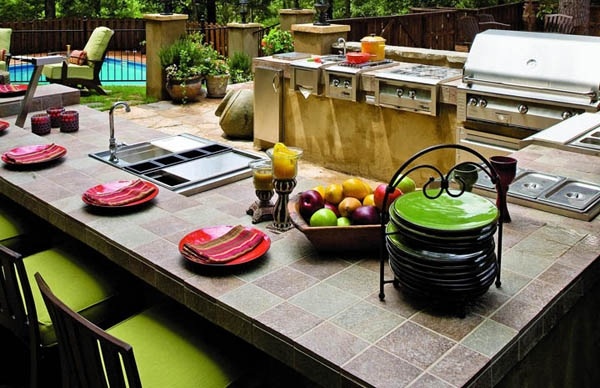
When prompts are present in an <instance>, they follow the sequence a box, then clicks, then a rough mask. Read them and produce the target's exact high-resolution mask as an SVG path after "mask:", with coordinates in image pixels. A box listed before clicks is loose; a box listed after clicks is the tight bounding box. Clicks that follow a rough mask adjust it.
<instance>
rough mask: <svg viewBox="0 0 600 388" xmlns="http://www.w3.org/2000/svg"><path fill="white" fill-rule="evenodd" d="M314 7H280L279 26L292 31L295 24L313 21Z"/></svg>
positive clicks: (283, 29)
mask: <svg viewBox="0 0 600 388" xmlns="http://www.w3.org/2000/svg"><path fill="white" fill-rule="evenodd" d="M315 13H316V11H315V10H314V9H280V10H279V28H281V30H282V31H290V30H291V29H292V25H294V24H304V23H312V22H313V21H314V18H315Z"/></svg>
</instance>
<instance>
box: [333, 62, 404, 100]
mask: <svg viewBox="0 0 600 388" xmlns="http://www.w3.org/2000/svg"><path fill="white" fill-rule="evenodd" d="M394 63H395V62H394V61H392V60H391V59H384V60H382V61H373V62H364V63H349V62H347V61H344V62H339V63H336V64H335V65H333V66H329V67H327V68H324V69H323V71H324V73H325V95H326V96H327V97H329V98H338V99H341V100H348V101H357V100H358V98H359V95H358V89H359V85H358V83H359V80H360V74H361V73H362V72H365V71H371V70H377V69H381V68H385V67H389V66H393V65H394Z"/></svg>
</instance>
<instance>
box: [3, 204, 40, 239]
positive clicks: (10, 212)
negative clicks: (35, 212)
mask: <svg viewBox="0 0 600 388" xmlns="http://www.w3.org/2000/svg"><path fill="white" fill-rule="evenodd" d="M30 225H36V222H35V221H33V220H32V216H31V214H30V213H28V212H26V211H24V210H23V209H21V208H20V207H19V206H18V205H16V204H14V203H12V202H11V201H10V200H9V199H7V198H6V197H4V196H0V242H3V241H4V240H7V239H12V238H15V237H19V236H21V235H24V234H26V233H28V232H29V231H30V230H31V229H33V228H32V227H31V226H30Z"/></svg>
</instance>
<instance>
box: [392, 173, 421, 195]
mask: <svg viewBox="0 0 600 388" xmlns="http://www.w3.org/2000/svg"><path fill="white" fill-rule="evenodd" d="M396 187H397V188H399V189H400V191H402V193H404V194H407V193H412V192H413V191H415V190H416V189H417V186H416V185H415V181H413V180H412V179H411V178H410V177H409V176H405V177H403V178H402V180H401V181H400V183H398V186H396Z"/></svg>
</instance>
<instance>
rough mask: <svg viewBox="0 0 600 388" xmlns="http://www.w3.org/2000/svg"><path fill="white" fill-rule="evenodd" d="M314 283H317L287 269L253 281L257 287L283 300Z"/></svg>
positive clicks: (298, 272)
mask: <svg viewBox="0 0 600 388" xmlns="http://www.w3.org/2000/svg"><path fill="white" fill-rule="evenodd" d="M316 283H318V280H317V279H315V278H313V277H311V276H308V275H305V274H303V273H302V272H300V271H296V270H294V269H290V268H287V267H286V268H281V269H279V270H276V271H274V272H271V273H269V274H267V275H266V276H263V277H262V278H260V279H257V280H256V281H254V284H256V285H257V286H259V287H262V288H264V289H265V290H267V291H269V292H271V293H273V294H275V295H277V296H279V297H281V298H283V299H288V298H290V297H292V296H294V295H296V294H297V293H299V292H300V291H302V290H305V289H307V288H309V287H310V286H312V285H314V284H316Z"/></svg>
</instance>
